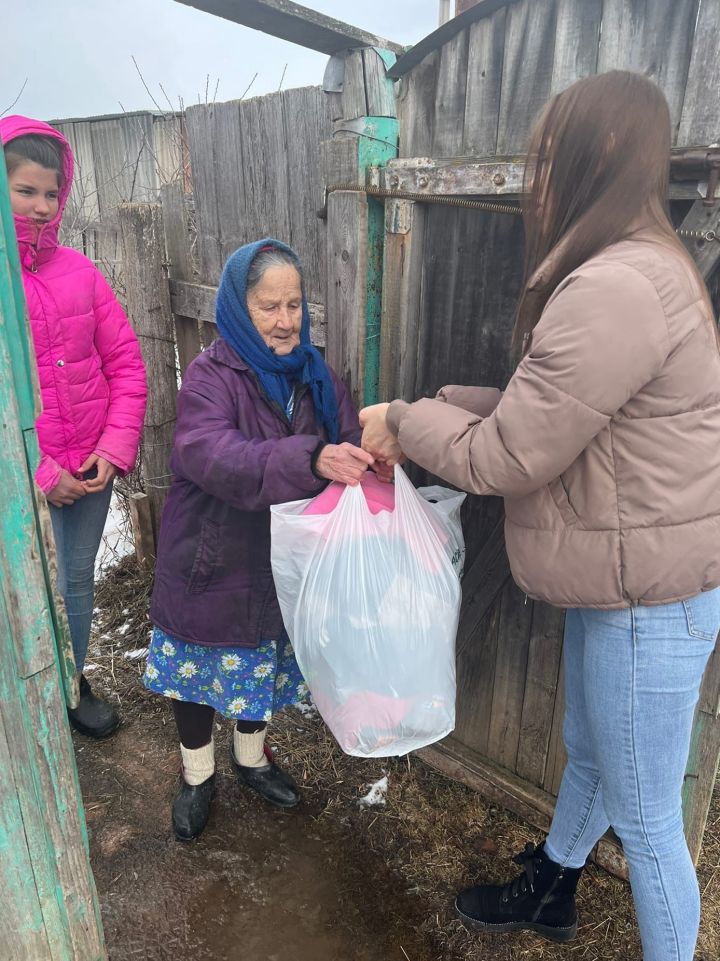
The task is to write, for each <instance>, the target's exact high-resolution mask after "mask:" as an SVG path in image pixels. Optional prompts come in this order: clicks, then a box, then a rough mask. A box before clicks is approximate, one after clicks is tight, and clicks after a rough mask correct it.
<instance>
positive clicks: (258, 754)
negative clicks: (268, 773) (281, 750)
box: [233, 728, 268, 767]
mask: <svg viewBox="0 0 720 961" xmlns="http://www.w3.org/2000/svg"><path fill="white" fill-rule="evenodd" d="M264 746H265V728H263V729H262V731H256V732H255V733H254V734H241V733H240V731H238V729H237V728H235V730H234V731H233V751H234V752H235V760H236V761H237V762H238V764H239V765H240V766H241V767H267V764H268V759H267V758H266V757H265V751H264V750H263V748H264Z"/></svg>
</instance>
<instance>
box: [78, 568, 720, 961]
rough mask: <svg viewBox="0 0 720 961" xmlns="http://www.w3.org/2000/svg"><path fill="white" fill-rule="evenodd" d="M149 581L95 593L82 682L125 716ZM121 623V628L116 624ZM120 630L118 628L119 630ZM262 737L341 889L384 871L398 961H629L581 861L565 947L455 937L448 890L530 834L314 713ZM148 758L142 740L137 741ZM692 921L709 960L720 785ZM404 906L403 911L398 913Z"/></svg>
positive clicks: (128, 573) (619, 900)
mask: <svg viewBox="0 0 720 961" xmlns="http://www.w3.org/2000/svg"><path fill="white" fill-rule="evenodd" d="M149 593H150V579H149V577H148V575H147V573H146V572H144V571H142V570H139V569H138V567H137V566H136V564H135V562H134V559H133V558H126V559H124V560H123V561H122V562H121V563H120V564H119V565H118V566H117V567H116V568H114V569H113V570H112V571H111V572H110V573H109V574H108V575H107V576H106V577H105V579H104V580H103V581H102V582H101V584H100V586H99V589H98V593H97V602H96V603H97V606H98V608H99V614H98V619H97V622H98V626H99V635H100V637H99V639H98V640H96V641H95V643H94V646H93V647H92V648H91V657H90V660H91V661H92V663H94V664H96V665H97V671H96V673H95V674H94V675H91V677H92V678H93V682H94V683H95V684H96V685H97V686H98V687H100V688H101V689H103V688H104V689H105V690H106V692H107V693H108V694H110V695H111V696H112V695H114V696H115V697H116V698H117V699H118V700H119V701H120V703H121V706H122V709H123V712H124V714H125V715H126V717H127V716H129V715H130V714H132V713H137V714H145V713H146V712H150V711H154V710H156V706H157V698H156V697H155V696H154V695H151V694H149V693H148V692H146V691H145V690H144V688H143V687H142V685H141V683H140V680H139V678H140V675H141V673H142V664H143V662H142V661H130V660H127V659H126V658H125V657H124V656H123V655H124V652H126V651H128V650H132V649H137V648H140V647H143V646H145V645H146V644H147V641H148V635H149V630H150V625H149V622H148V620H147V613H146V612H147V604H148V598H149ZM124 625H129V627H127V628H125V627H124ZM120 628H123V630H124V633H121V632H120ZM270 741H271V743H272V744H273V746H274V747H275V748H276V751H277V755H278V757H279V758H281V759H282V763H283V764H284V766H286V767H287V768H288V769H289V770H290V771H292V773H293V774H294V775H295V776H296V777H297V778H298V779H299V780H300V781H301V783H302V784H303V785H304V789H305V791H304V793H305V797H306V798H307V802H308V804H309V805H310V806H311V809H312V810H313V811H315V817H316V819H317V821H318V822H326V821H328V820H330V821H332V822H333V823H334V824H335V825H336V826H339V830H341V831H342V835H341V837H342V843H343V844H344V845H346V846H347V865H348V883H349V884H356V885H358V888H359V889H363V890H367V888H366V886H367V884H368V883H370V884H371V883H372V873H371V872H372V869H373V865H378V864H381V865H384V866H385V867H386V870H385V871H383V874H386V875H388V876H390V877H391V878H392V879H393V880H392V885H393V886H394V888H393V886H391V887H390V889H389V891H388V890H387V889H386V890H384V891H383V895H382V896H383V897H384V898H387V897H388V896H390V897H392V896H393V890H394V891H395V892H396V894H397V898H398V904H399V905H402V908H401V910H403V911H404V912H407V911H408V910H411V911H412V913H413V915H415V917H416V921H417V925H418V927H419V929H420V933H421V935H422V941H423V942H424V943H425V944H426V945H427V954H426V956H425V957H424V958H413V957H409V958H408V961H430V959H437V961H460V959H462V961H486V959H493V961H520V959H522V961H540V959H550V958H552V959H557V961H564V959H568V961H569V959H573V961H580V959H582V961H640V958H641V952H640V946H639V942H638V938H637V933H636V925H635V919H634V913H633V908H632V900H631V897H630V892H629V888H628V886H627V885H626V884H625V883H623V882H622V881H619V880H618V879H616V878H613V877H611V876H610V875H608V874H606V873H605V872H604V871H602V870H601V869H599V868H597V867H595V866H591V867H590V868H589V869H588V871H587V872H586V876H585V878H584V879H583V882H582V883H581V887H580V892H579V904H578V906H579V914H580V931H579V936H578V939H577V940H576V941H575V942H574V943H573V944H571V945H566V946H557V945H550V944H548V943H547V942H544V941H541V940H540V939H537V938H535V937H534V936H532V935H526V934H524V935H517V936H513V937H511V938H500V937H493V936H483V935H478V934H476V933H469V932H468V931H466V930H465V929H464V928H463V926H462V925H461V924H460V922H459V921H458V920H456V918H455V916H454V913H453V910H452V899H453V895H454V893H455V892H456V890H457V889H458V888H460V887H462V886H463V885H465V884H468V883H473V882H474V881H475V880H476V879H480V878H482V879H488V880H491V881H504V880H507V879H508V878H509V877H511V876H513V873H514V872H515V870H516V869H515V866H514V865H512V864H511V863H510V859H511V857H512V855H513V854H515V853H517V852H518V851H519V850H521V849H522V848H523V847H524V845H525V843H526V842H527V841H530V840H532V841H535V840H537V832H536V831H535V830H534V829H533V828H532V827H530V826H529V825H527V824H526V823H525V822H523V821H522V820H521V819H520V818H517V817H515V816H514V815H511V814H509V813H508V812H506V811H503V810H501V809H499V808H497V807H494V806H492V805H491V804H489V803H487V802H486V801H485V800H484V799H483V798H482V797H480V796H478V795H477V794H475V793H474V792H473V791H471V790H469V789H468V788H466V787H464V786H463V785H460V784H457V783H455V782H453V781H450V780H448V779H447V778H445V777H443V776H442V775H440V774H438V773H436V772H434V771H432V770H431V769H429V768H428V767H427V766H426V765H425V764H423V763H422V762H421V761H419V760H417V759H415V758H414V757H412V756H410V757H406V758H400V759H392V758H390V759H385V760H382V761H363V760H359V759H357V758H352V757H348V756H347V755H344V754H343V753H342V752H341V751H340V750H339V748H338V747H337V745H336V743H335V741H334V739H333V738H332V736H331V735H330V734H329V732H328V731H327V729H326V728H325V726H324V725H323V724H322V722H321V721H320V720H319V718H317V717H316V716H313V715H310V716H303V715H300V714H299V713H298V712H296V711H292V712H286V713H285V714H284V715H283V716H282V717H281V718H278V719H277V721H276V722H274V724H273V726H272V729H271V737H270ZM146 747H147V749H148V751H149V753H152V745H147V746H146ZM384 774H387V775H388V778H389V790H388V794H387V803H386V805H385V806H384V807H373V808H366V809H361V808H360V807H359V806H358V804H357V801H358V800H359V798H360V797H361V796H362V795H363V794H364V793H365V792H366V789H367V785H368V784H369V783H371V782H374V781H376V780H378V779H379V778H380V777H382V776H383V775H384ZM698 875H699V881H700V889H701V892H702V901H703V922H702V930H701V937H700V942H699V947H698V953H697V955H696V961H717V959H718V957H720V790H718V789H716V791H715V795H714V799H713V805H712V809H711V812H710V817H709V820H708V825H707V831H706V835H705V845H704V849H703V854H702V858H701V862H700V865H699V870H698ZM408 904H411V908H410V909H408Z"/></svg>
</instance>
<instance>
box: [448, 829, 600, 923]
mask: <svg viewBox="0 0 720 961" xmlns="http://www.w3.org/2000/svg"><path fill="white" fill-rule="evenodd" d="M513 860H514V861H515V862H516V863H517V864H522V865H523V867H524V868H525V871H524V873H523V874H521V875H520V876H519V877H517V878H515V880H514V881H511V882H510V883H509V884H505V885H503V886H494V885H489V884H483V885H476V886H475V887H473V888H466V889H465V890H464V891H461V892H460V894H458V896H457V898H456V899H455V908H456V909H457V912H458V914H459V915H460V917H461V918H462V920H463V921H464V922H466V924H468V925H472V926H474V927H478V928H482V929H483V930H485V931H489V932H492V933H500V934H502V933H504V932H506V931H535V932H536V933H537V934H541V935H542V936H543V937H544V938H547V940H548V941H572V939H573V938H574V937H575V935H576V934H577V912H576V910H575V889H576V888H577V883H578V881H579V879H580V875H581V874H582V871H583V869H582V868H563V867H562V866H561V865H559V864H556V863H555V862H554V861H551V860H550V858H549V857H548V856H547V855H546V854H545V851H544V849H543V845H542V844H541V845H540V846H539V847H537V848H536V847H535V846H534V845H532V844H527V845H526V846H525V850H524V851H523V853H522V854H518V855H517V856H516V857H515V858H513Z"/></svg>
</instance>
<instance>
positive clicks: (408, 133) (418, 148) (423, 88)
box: [397, 50, 440, 157]
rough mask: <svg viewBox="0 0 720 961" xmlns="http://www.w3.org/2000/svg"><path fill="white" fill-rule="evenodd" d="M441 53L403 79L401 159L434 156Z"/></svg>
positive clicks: (399, 99) (399, 98) (399, 94)
mask: <svg viewBox="0 0 720 961" xmlns="http://www.w3.org/2000/svg"><path fill="white" fill-rule="evenodd" d="M439 67H440V51H439V50H433V51H432V53H429V54H428V55H427V56H426V57H425V59H424V60H423V61H422V62H421V63H420V64H418V66H417V67H415V69H414V70H413V71H412V73H409V74H408V75H407V76H406V77H403V79H402V81H401V82H400V84H399V88H398V91H397V111H398V119H399V121H400V149H399V156H401V157H428V156H430V154H431V153H432V144H433V136H434V131H433V126H434V123H435V110H434V109H431V107H432V105H434V103H435V95H436V91H437V82H438V70H439Z"/></svg>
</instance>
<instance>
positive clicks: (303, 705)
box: [295, 701, 318, 717]
mask: <svg viewBox="0 0 720 961" xmlns="http://www.w3.org/2000/svg"><path fill="white" fill-rule="evenodd" d="M295 707H296V708H297V709H298V711H300V713H301V714H302V716H303V717H316V716H317V713H318V709H317V708H316V707H315V704H314V703H313V702H312V701H310V702H308V701H301V702H300V703H299V704H296V705H295Z"/></svg>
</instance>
